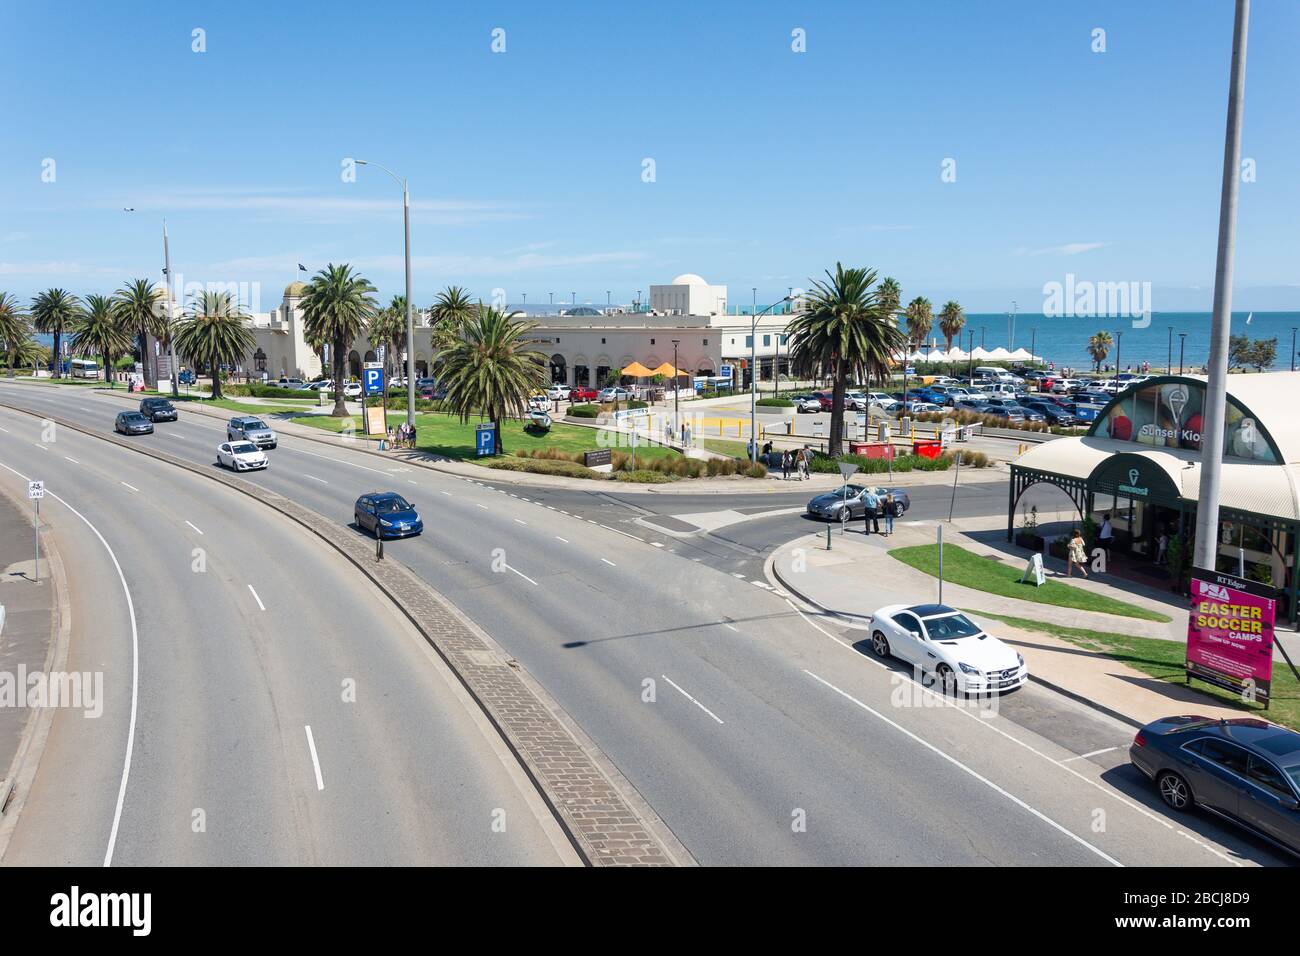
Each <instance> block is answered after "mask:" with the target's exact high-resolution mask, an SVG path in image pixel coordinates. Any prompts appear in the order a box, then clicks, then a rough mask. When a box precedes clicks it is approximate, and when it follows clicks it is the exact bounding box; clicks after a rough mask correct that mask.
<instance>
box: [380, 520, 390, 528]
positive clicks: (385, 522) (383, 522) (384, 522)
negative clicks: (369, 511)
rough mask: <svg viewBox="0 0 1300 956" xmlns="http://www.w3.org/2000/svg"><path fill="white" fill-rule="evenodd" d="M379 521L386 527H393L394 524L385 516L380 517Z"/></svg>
mask: <svg viewBox="0 0 1300 956" xmlns="http://www.w3.org/2000/svg"><path fill="white" fill-rule="evenodd" d="M379 523H380V524H381V525H383V526H384V527H385V528H391V527H392V526H393V523H392V522H391V521H388V520H387V519H385V518H380V519H379Z"/></svg>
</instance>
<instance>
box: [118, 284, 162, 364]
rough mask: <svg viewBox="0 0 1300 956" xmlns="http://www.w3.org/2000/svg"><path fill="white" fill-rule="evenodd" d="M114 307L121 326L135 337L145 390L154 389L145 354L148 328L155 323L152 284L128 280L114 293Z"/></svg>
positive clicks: (155, 303)
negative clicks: (142, 368)
mask: <svg viewBox="0 0 1300 956" xmlns="http://www.w3.org/2000/svg"><path fill="white" fill-rule="evenodd" d="M114 307H115V308H116V309H117V311H118V315H119V316H120V317H121V320H122V324H123V325H124V326H126V327H127V328H128V329H130V330H131V334H132V335H134V336H135V337H136V341H137V343H138V344H137V345H136V348H137V349H139V351H140V364H141V365H142V366H144V384H145V388H153V387H154V374H153V363H152V362H151V361H149V356H148V354H146V351H147V348H148V344H149V327H150V325H151V324H154V322H155V312H156V311H157V309H158V301H157V299H156V298H155V289H154V287H153V283H152V282H150V281H149V280H148V279H129V280H127V283H126V285H125V286H123V287H122V288H120V289H118V290H117V292H116V293H115V301H114Z"/></svg>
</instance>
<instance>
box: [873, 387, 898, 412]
mask: <svg viewBox="0 0 1300 956" xmlns="http://www.w3.org/2000/svg"><path fill="white" fill-rule="evenodd" d="M867 396H868V398H870V399H871V404H872V405H875V406H876V407H877V408H879V409H880V410H881V411H886V412H892V411H893V410H894V409H895V408H897V407H898V399H896V398H894V397H893V396H892V395H888V394H886V393H885V392H868V393H867Z"/></svg>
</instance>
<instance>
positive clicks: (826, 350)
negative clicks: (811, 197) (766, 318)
mask: <svg viewBox="0 0 1300 956" xmlns="http://www.w3.org/2000/svg"><path fill="white" fill-rule="evenodd" d="M826 276H827V278H828V279H829V280H830V281H829V282H822V281H820V280H813V282H812V290H811V292H810V293H809V295H808V296H807V298H806V311H805V312H802V313H800V314H799V315H798V316H796V317H795V319H794V321H793V322H791V323H790V358H791V361H792V363H793V364H794V365H796V366H797V367H799V368H801V369H803V370H808V369H812V368H816V367H818V366H820V367H823V368H829V369H830V370H831V374H832V376H833V379H834V393H833V400H832V402H831V434H830V453H831V454H832V455H838V454H840V453H841V451H842V450H843V444H842V442H843V434H844V391H845V386H846V385H847V383H848V378H849V375H850V374H852V375H853V377H854V378H855V379H864V380H865V379H870V378H871V377H872V376H877V375H884V374H886V373H887V371H888V369H889V361H890V358H891V357H892V356H894V355H895V354H897V352H898V351H899V349H901V348H902V347H903V346H904V344H905V339H904V336H903V333H902V332H901V331H900V330H899V328H898V325H897V323H896V322H895V321H894V317H893V313H891V312H890V311H889V310H888V309H887V308H885V307H884V305H883V304H882V303H881V301H880V289H879V287H878V286H876V272H875V270H874V269H857V268H854V269H845V268H844V266H843V265H841V264H840V263H838V262H837V263H836V264H835V274H834V275H832V274H831V273H830V272H829V271H828V272H827V273H826Z"/></svg>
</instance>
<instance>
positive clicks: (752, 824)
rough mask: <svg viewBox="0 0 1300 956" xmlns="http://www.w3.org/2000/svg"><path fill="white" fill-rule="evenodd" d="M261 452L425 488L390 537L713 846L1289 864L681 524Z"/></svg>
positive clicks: (325, 450)
mask: <svg viewBox="0 0 1300 956" xmlns="http://www.w3.org/2000/svg"><path fill="white" fill-rule="evenodd" d="M0 395H3V397H4V398H5V399H6V400H21V401H22V402H23V403H24V404H25V405H28V406H30V407H32V408H36V409H41V408H44V409H50V410H54V409H57V410H58V412H59V413H60V414H63V415H66V416H68V417H69V418H73V419H76V420H78V421H82V422H85V423H86V424H87V425H88V426H90V427H93V428H97V429H98V428H102V429H105V430H108V429H110V428H111V423H112V416H113V413H114V412H115V411H117V410H118V409H120V408H122V407H125V403H124V402H121V401H119V400H115V399H113V398H110V397H108V396H103V395H99V394H85V393H84V392H82V393H80V394H77V393H72V392H71V391H70V390H60V391H55V390H49V389H45V388H39V387H35V386H2V385H0ZM223 436H224V429H223V425H222V423H221V422H219V421H216V420H214V419H211V418H207V417H203V416H199V415H197V414H187V413H185V412H182V419H181V421H180V422H178V423H176V424H174V425H173V424H163V425H160V426H159V428H158V432H157V433H156V434H155V435H153V436H148V437H142V438H140V439H138V440H139V441H140V442H141V444H146V443H154V444H157V445H160V446H161V447H163V448H165V449H166V450H167V451H169V452H171V453H172V454H177V455H183V456H188V457H191V458H192V459H193V460H194V461H196V462H203V463H210V462H212V461H213V460H214V452H215V447H216V445H217V444H218V443H219V442H220V441H221V440H222V438H223ZM0 437H3V436H0ZM38 454H40V453H38ZM270 454H271V459H272V464H271V467H270V468H269V469H268V470H267V471H266V472H263V473H256V474H254V475H252V476H251V480H254V481H259V482H262V483H264V484H265V485H266V486H267V487H270V488H273V489H274V490H276V491H279V492H281V493H283V494H285V495H288V496H290V497H292V498H294V499H295V500H297V501H299V502H301V503H303V504H304V505H307V506H308V507H311V508H313V509H315V510H317V511H319V512H320V513H321V515H322V520H326V521H335V522H340V523H345V524H346V523H348V522H350V521H351V517H352V505H353V502H354V500H355V498H356V496H357V495H358V494H360V493H363V492H366V491H373V490H376V489H380V488H391V489H395V490H398V491H401V492H403V493H404V494H406V495H408V497H410V498H412V499H413V500H414V502H415V503H416V504H417V505H418V506H419V507H420V509H421V513H422V515H423V517H424V519H425V522H426V528H427V530H426V533H425V534H424V535H423V536H422V537H420V538H416V539H411V540H407V541H401V542H391V543H389V544H388V545H387V548H386V550H387V552H388V555H389V556H390V557H391V558H395V559H397V560H401V561H403V562H405V563H406V564H407V565H409V566H410V567H411V568H412V569H414V570H415V571H416V572H417V573H418V574H420V575H422V576H423V577H424V578H425V579H426V580H428V581H429V582H430V584H432V585H433V586H434V587H436V588H438V589H439V590H440V591H442V592H443V593H444V594H445V595H447V596H448V597H449V599H451V600H452V601H453V602H455V603H456V604H457V605H458V606H459V607H460V608H461V609H462V610H463V611H464V612H465V613H466V614H468V615H469V616H470V617H472V618H473V619H474V620H475V621H476V622H477V623H478V624H479V625H481V626H482V627H483V628H484V629H485V630H486V631H487V632H488V633H489V634H491V635H492V636H493V637H494V638H495V639H496V640H497V642H498V643H500V644H501V645H502V646H503V647H505V648H506V649H507V650H508V651H509V652H510V653H511V654H513V655H514V656H515V657H516V658H517V659H518V661H519V662H520V663H521V664H522V665H523V666H524V667H525V668H527V669H528V670H529V671H530V672H531V673H532V675H533V676H534V677H536V678H537V679H538V680H539V681H540V682H541V683H542V684H543V685H544V686H545V687H546V688H547V690H548V691H549V692H550V693H551V694H552V695H553V696H554V697H555V698H556V699H557V701H558V702H559V703H560V705H561V706H562V707H564V708H565V709H566V710H567V712H568V713H569V714H570V716H571V717H572V718H573V719H574V720H576V722H577V723H578V724H579V725H580V726H581V727H582V728H583V729H584V730H585V731H586V732H587V734H589V735H590V736H591V737H592V738H593V739H594V740H595V741H596V743H597V744H598V745H600V746H601V747H602V749H603V750H604V751H605V753H606V754H607V755H608V756H609V757H610V758H611V759H612V760H613V762H614V763H615V764H616V765H617V766H618V768H619V769H620V770H621V771H622V773H623V774H624V775H625V776H626V777H627V778H628V780H629V781H630V782H631V783H632V784H633V785H634V786H636V788H637V789H638V790H639V791H640V793H641V794H642V795H643V796H644V797H645V798H646V799H647V801H648V802H649V803H650V805H651V806H652V807H653V808H654V809H655V810H656V811H657V812H658V813H659V815H660V816H661V817H662V818H663V819H664V821H665V822H666V823H667V825H668V826H670V827H671V828H672V830H673V831H674V832H675V834H676V835H677V837H678V838H679V839H681V840H682V842H683V843H684V844H685V845H686V847H687V848H688V849H689V850H690V851H691V852H692V853H693V854H694V855H695V856H696V858H697V859H698V860H699V861H700V862H702V863H706V864H756V863H757V864H848V863H856V864H877V863H908V864H926V865H954V864H955V865H984V864H995V865H1016V864H1021V865H1024V864H1044V863H1056V864H1077V865H1114V864H1117V863H1119V864H1130V865H1216V864H1217V865H1224V864H1229V865H1230V864H1233V863H1252V862H1259V863H1278V862H1280V861H1281V858H1280V857H1279V856H1278V855H1277V854H1276V853H1274V852H1272V851H1271V850H1269V849H1267V848H1266V847H1264V846H1263V845H1261V844H1258V843H1256V842H1254V841H1252V840H1250V839H1249V838H1245V837H1242V836H1241V835H1240V834H1238V833H1237V832H1236V831H1235V830H1233V829H1231V828H1227V827H1222V826H1220V825H1218V824H1217V823H1215V822H1213V821H1210V820H1206V819H1203V818H1201V817H1200V816H1192V817H1187V818H1179V819H1170V818H1169V817H1168V816H1167V815H1166V813H1165V812H1164V810H1163V809H1162V808H1161V807H1160V806H1159V804H1158V801H1157V798H1156V797H1155V794H1154V793H1153V792H1152V788H1151V787H1150V786H1149V785H1148V784H1147V783H1146V782H1145V780H1144V779H1143V778H1141V777H1140V776H1139V775H1138V774H1137V773H1136V772H1135V771H1133V770H1131V769H1130V768H1129V767H1128V765H1127V756H1126V753H1125V750H1126V748H1127V745H1128V743H1129V741H1130V740H1131V738H1132V731H1131V729H1130V728H1128V727H1126V726H1125V725H1122V724H1119V723H1117V722H1114V721H1111V720H1109V719H1108V718H1105V717H1103V716H1101V715H1099V714H1097V713H1095V712H1093V711H1091V710H1089V709H1087V708H1084V707H1081V706H1078V705H1075V704H1073V703H1072V702H1069V701H1066V700H1064V699H1063V698H1060V697H1058V696H1057V695H1055V694H1052V693H1050V692H1048V691H1045V690H1043V689H1042V688H1039V687H1034V686H1030V687H1027V688H1024V689H1023V690H1021V691H1019V692H1017V693H1015V694H1012V695H1009V696H1008V697H1007V698H1006V699H1005V700H1004V701H1003V702H1002V703H1001V706H1000V707H999V709H998V711H997V713H995V714H978V713H975V712H973V711H972V710H971V709H970V708H967V707H958V706H954V705H952V703H951V702H944V701H943V700H942V699H941V698H938V697H935V696H934V695H933V694H931V693H929V692H928V691H925V690H923V689H921V688H919V687H918V686H917V685H916V684H915V682H913V681H912V680H911V679H910V677H909V676H908V675H906V674H903V673H900V672H899V671H898V670H896V669H894V668H889V667H884V666H882V665H880V664H878V663H876V662H875V661H874V660H872V659H871V658H870V657H869V656H867V655H866V654H864V653H863V649H862V647H861V644H860V641H861V638H862V637H863V634H862V633H861V632H859V631H852V630H850V629H847V628H843V627H842V626H840V625H839V624H837V623H835V622H832V621H829V620H824V619H823V620H818V619H817V618H816V617H815V616H812V615H807V614H804V613H802V612H801V611H800V610H799V609H797V608H796V607H795V606H794V605H792V604H791V603H790V602H789V601H788V600H787V599H786V597H785V596H784V595H782V594H780V593H779V592H774V591H773V590H772V589H771V586H770V585H768V584H767V583H766V582H765V581H762V580H760V579H757V578H756V577H753V576H750V575H747V574H745V572H740V571H727V570H725V569H723V568H719V567H715V566H712V565H711V564H710V563H709V562H706V561H705V560H704V557H703V556H702V555H700V554H698V553H695V552H694V551H693V550H692V546H691V545H690V544H689V543H686V542H683V541H681V540H679V539H676V538H673V537H671V536H669V537H668V538H667V539H666V540H661V541H654V540H651V538H650V537H649V535H648V533H647V534H642V533H638V531H644V530H645V529H644V527H643V526H642V525H637V524H635V523H634V525H633V527H635V528H637V529H638V531H628V530H625V529H624V528H621V527H617V526H615V525H614V524H608V526H606V523H605V522H601V521H600V520H599V519H597V518H594V517H582V516H580V515H578V514H575V513H573V511H572V509H570V508H562V507H560V505H557V504H554V503H546V502H544V501H538V500H537V499H536V498H535V496H534V493H531V492H527V491H525V492H524V493H523V494H522V495H520V493H519V491H517V490H516V491H514V492H510V491H506V490H498V489H494V488H491V487H488V486H486V485H484V484H481V483H477V482H474V481H470V480H466V479H462V478H457V477H452V476H449V475H445V474H442V473H438V472H433V471H430V470H428V469H423V468H418V467H414V466H410V465H406V464H403V463H400V462H394V461H388V460H385V459H383V458H380V457H377V456H374V455H370V454H366V453H363V452H360V451H358V450H355V449H351V448H348V447H347V446H346V445H345V444H343V443H339V444H337V445H323V444H321V443H319V442H314V441H308V440H306V439H299V438H292V437H289V438H285V439H284V440H283V441H282V443H281V446H280V448H278V449H276V450H275V451H273V452H271V453H270ZM202 495H203V492H201V491H198V490H196V491H195V492H193V495H192V496H191V497H202ZM711 502H712V504H711V507H713V508H715V509H716V508H720V507H725V506H726V504H725V503H724V502H722V501H718V500H717V499H716V498H711ZM731 503H732V504H735V505H737V506H738V507H744V506H748V505H749V504H751V503H752V500H747V501H746V502H745V503H743V504H742V503H741V502H737V501H733V502H731ZM618 506H619V507H625V506H624V505H623V504H621V503H620V504H619V505H618ZM566 512H568V513H566ZM242 537H243V539H244V541H245V544H246V546H247V542H248V541H249V540H250V539H253V538H256V540H257V541H258V542H261V541H262V540H264V537H265V532H261V533H259V532H251V531H248V530H247V529H242ZM656 544H658V545H662V547H657V546H656ZM696 559H698V560H696ZM291 576H292V577H294V578H297V579H298V580H300V579H301V572H300V570H299V569H295V570H294V572H293V575H291ZM299 586H300V585H299ZM280 587H285V588H292V587H294V585H293V584H292V583H290V582H285V583H284V584H283V585H280V586H278V587H277V588H276V591H275V592H273V593H278V591H279V589H280ZM900 597H903V596H900Z"/></svg>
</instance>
